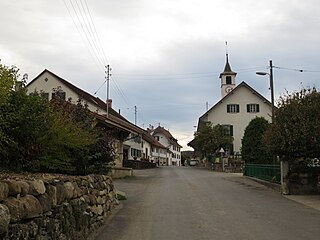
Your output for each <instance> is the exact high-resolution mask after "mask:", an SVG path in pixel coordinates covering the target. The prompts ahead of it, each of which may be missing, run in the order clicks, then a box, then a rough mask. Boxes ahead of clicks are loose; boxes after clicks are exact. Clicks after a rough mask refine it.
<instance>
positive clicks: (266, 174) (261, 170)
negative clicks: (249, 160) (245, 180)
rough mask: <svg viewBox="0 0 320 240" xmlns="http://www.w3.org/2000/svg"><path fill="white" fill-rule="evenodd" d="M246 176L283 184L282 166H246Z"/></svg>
mask: <svg viewBox="0 0 320 240" xmlns="http://www.w3.org/2000/svg"><path fill="white" fill-rule="evenodd" d="M244 175H245V176H248V177H254V178H259V179H262V180H266V181H269V182H273V183H279V184H280V183H281V169H280V165H267V164H245V168H244Z"/></svg>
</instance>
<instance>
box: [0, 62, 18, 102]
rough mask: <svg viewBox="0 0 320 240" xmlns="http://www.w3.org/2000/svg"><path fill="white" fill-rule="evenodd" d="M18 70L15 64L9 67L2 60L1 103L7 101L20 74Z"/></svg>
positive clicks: (0, 76)
mask: <svg viewBox="0 0 320 240" xmlns="http://www.w3.org/2000/svg"><path fill="white" fill-rule="evenodd" d="M18 71H19V70H18V69H17V68H16V67H15V66H12V67H8V66H5V65H2V64H1V61H0V103H3V102H5V101H6V99H7V98H8V96H9V94H10V92H11V91H12V89H13V87H14V85H15V83H16V81H17V79H18V76H19V75H18Z"/></svg>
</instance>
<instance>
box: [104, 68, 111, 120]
mask: <svg viewBox="0 0 320 240" xmlns="http://www.w3.org/2000/svg"><path fill="white" fill-rule="evenodd" d="M105 68H106V70H105V74H106V76H105V79H106V81H107V117H109V104H110V102H109V82H110V76H111V74H110V71H111V68H110V65H107V66H105Z"/></svg>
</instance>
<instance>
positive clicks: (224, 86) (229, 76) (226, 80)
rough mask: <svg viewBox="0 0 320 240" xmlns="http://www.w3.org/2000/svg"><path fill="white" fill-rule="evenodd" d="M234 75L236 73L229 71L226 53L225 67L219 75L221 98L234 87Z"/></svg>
mask: <svg viewBox="0 0 320 240" xmlns="http://www.w3.org/2000/svg"><path fill="white" fill-rule="evenodd" d="M236 75H237V73H235V72H233V71H232V70H231V67H230V64H229V56H228V52H227V53H226V66H225V67H224V71H223V72H222V73H220V79H221V98H223V97H225V96H226V95H227V94H228V93H229V92H231V91H232V90H233V89H234V88H235V87H236Z"/></svg>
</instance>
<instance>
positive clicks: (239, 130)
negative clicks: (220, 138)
mask: <svg viewBox="0 0 320 240" xmlns="http://www.w3.org/2000/svg"><path fill="white" fill-rule="evenodd" d="M236 75H237V73H235V72H233V71H232V70H231V67H230V64H229V60H228V55H227V58H226V65H225V69H224V71H223V72H222V73H221V74H220V87H221V99H220V100H219V101H218V102H217V103H216V104H215V105H214V106H213V107H212V108H211V109H209V110H208V111H207V112H206V113H204V114H203V115H202V116H201V117H200V118H199V121H198V130H199V127H201V125H202V124H206V123H211V124H212V125H217V124H220V125H224V126H225V127H226V128H227V129H228V132H229V134H230V135H231V136H233V139H234V140H233V146H232V147H231V149H226V151H227V154H228V155H238V154H241V140H242V138H243V135H244V131H245V128H246V127H247V126H248V124H249V122H250V121H251V120H252V119H254V118H256V117H263V118H265V119H266V120H268V121H269V122H270V121H271V111H272V110H271V103H270V102H269V101H268V100H267V99H266V98H265V97H263V96H262V95H261V94H260V93H258V92H257V91H256V90H254V89H253V88H252V87H250V86H249V85H248V84H247V83H245V82H241V83H240V84H238V85H236ZM190 145H191V146H192V144H190ZM215 150H216V149H213V152H214V151H215Z"/></svg>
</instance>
